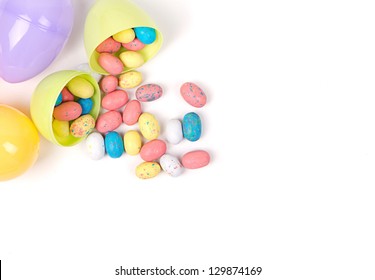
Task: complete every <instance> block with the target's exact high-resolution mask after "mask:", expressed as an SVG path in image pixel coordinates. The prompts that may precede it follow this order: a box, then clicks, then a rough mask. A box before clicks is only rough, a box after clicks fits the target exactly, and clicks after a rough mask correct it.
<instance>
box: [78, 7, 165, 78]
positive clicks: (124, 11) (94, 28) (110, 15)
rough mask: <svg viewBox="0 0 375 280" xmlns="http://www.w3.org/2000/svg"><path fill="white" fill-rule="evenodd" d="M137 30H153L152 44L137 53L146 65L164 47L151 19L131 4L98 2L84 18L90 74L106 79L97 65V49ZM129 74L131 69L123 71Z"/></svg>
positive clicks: (159, 33)
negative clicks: (117, 35)
mask: <svg viewBox="0 0 375 280" xmlns="http://www.w3.org/2000/svg"><path fill="white" fill-rule="evenodd" d="M139 26H145V27H152V28H154V29H155V30H156V40H155V42H153V43H152V44H150V45H147V46H145V47H144V48H143V49H142V50H140V51H138V52H139V53H140V54H142V56H143V58H144V60H145V62H147V61H148V60H150V59H151V58H152V57H154V56H155V55H156V54H157V53H158V51H159V50H160V48H161V46H162V43H163V37H162V34H161V32H160V30H159V29H158V28H157V26H156V25H155V23H154V21H153V20H152V19H151V17H150V16H149V15H148V14H147V13H146V12H145V11H144V10H142V9H141V8H140V7H138V6H137V5H136V4H134V3H133V2H132V1H130V0H97V2H96V3H95V4H94V5H93V7H92V8H91V9H90V11H89V13H88V15H87V18H86V22H85V31H84V33H85V34H84V42H85V48H86V54H87V57H88V59H89V64H90V67H91V68H92V70H94V71H95V72H97V73H100V74H103V75H108V72H106V71H105V70H104V69H103V68H102V67H101V66H100V65H99V63H98V57H99V53H98V52H96V51H95V49H96V47H97V46H98V45H100V44H101V43H102V42H103V41H104V40H105V39H107V38H108V37H110V36H112V35H114V34H116V33H118V32H120V31H123V30H126V29H129V28H134V27H139ZM122 51H124V49H121V50H120V52H122ZM130 70H132V68H127V67H125V68H124V71H123V73H124V72H127V71H130Z"/></svg>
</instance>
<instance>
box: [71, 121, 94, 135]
mask: <svg viewBox="0 0 375 280" xmlns="http://www.w3.org/2000/svg"><path fill="white" fill-rule="evenodd" d="M94 127H95V119H94V118H93V117H92V116H91V115H83V116H80V117H79V118H78V119H76V120H74V121H73V123H72V124H71V125H70V133H71V134H72V135H73V136H74V137H77V138H80V137H85V136H87V135H89V134H90V132H91V131H92V130H93V129H94Z"/></svg>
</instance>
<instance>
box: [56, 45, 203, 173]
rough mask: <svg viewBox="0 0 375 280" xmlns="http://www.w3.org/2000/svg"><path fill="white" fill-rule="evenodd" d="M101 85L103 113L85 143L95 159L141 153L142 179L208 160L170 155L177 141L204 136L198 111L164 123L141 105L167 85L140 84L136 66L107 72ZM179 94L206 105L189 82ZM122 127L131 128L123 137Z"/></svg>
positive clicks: (199, 91) (157, 96)
mask: <svg viewBox="0 0 375 280" xmlns="http://www.w3.org/2000/svg"><path fill="white" fill-rule="evenodd" d="M133 40H134V39H133ZM112 43H113V42H112V41H110V42H109V43H108V44H112ZM103 48H104V46H103ZM99 85H100V89H101V92H102V96H103V97H102V101H101V105H102V113H101V114H100V115H99V117H98V119H97V121H96V124H95V129H91V130H90V132H91V133H90V134H89V135H88V137H87V138H86V141H85V145H86V150H87V152H88V155H89V156H90V157H91V158H92V159H93V160H99V159H102V158H103V157H105V156H106V155H108V156H109V157H110V158H114V159H116V158H120V157H121V156H122V155H123V154H127V155H130V156H137V155H138V156H140V158H141V159H142V160H143V162H142V163H140V164H139V165H138V166H136V167H135V174H136V176H137V177H139V178H141V179H149V178H153V177H155V176H157V175H158V174H159V173H160V172H161V171H165V173H167V174H169V175H170V176H172V177H177V176H179V175H181V174H182V172H183V170H184V169H197V168H202V167H204V166H206V165H208V164H209V162H210V155H209V153H208V152H207V151H203V150H193V151H188V152H186V153H185V154H183V155H182V156H181V157H180V158H179V157H177V156H175V155H172V154H169V153H168V145H177V144H179V143H180V142H182V141H183V140H186V141H190V142H195V141H198V140H199V139H200V138H201V135H202V121H201V118H200V116H199V114H198V113H196V112H188V113H186V114H185V115H184V116H181V120H180V119H171V120H169V121H167V122H166V125H165V126H161V124H160V123H159V120H158V118H157V116H156V115H154V114H151V113H149V112H144V111H143V109H142V107H143V106H142V104H145V103H150V102H153V101H156V100H159V99H161V98H162V96H163V88H162V87H161V86H160V85H158V84H154V83H152V84H142V75H141V73H140V72H138V71H135V70H133V71H130V72H126V73H124V74H119V75H112V74H110V75H107V76H104V77H102V79H101V80H100V81H99ZM130 90H132V91H133V92H131V91H130ZM128 91H129V92H128ZM180 94H181V97H182V99H183V100H185V101H186V102H187V103H188V104H190V105H191V106H193V107H195V108H202V107H203V106H204V105H205V104H206V102H207V97H206V94H205V93H204V92H203V90H202V89H201V88H200V87H199V86H198V85H196V84H194V83H191V82H189V83H184V84H183V85H182V86H181V88H180ZM131 96H134V98H133V99H132V98H131ZM62 104H63V103H62ZM59 106H61V105H59ZM77 115H78V113H77ZM122 125H125V126H126V127H129V126H131V128H130V129H129V130H127V131H126V132H125V133H124V135H123V136H121V135H120V133H119V132H118V129H119V128H120V127H121V126H122ZM134 125H137V126H136V128H134V127H132V126H134ZM161 129H164V135H165V139H161V138H160V132H161Z"/></svg>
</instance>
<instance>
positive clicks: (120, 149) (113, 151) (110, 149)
mask: <svg viewBox="0 0 375 280" xmlns="http://www.w3.org/2000/svg"><path fill="white" fill-rule="evenodd" d="M104 144H105V150H106V151H107V154H108V155H109V156H110V157H111V158H119V157H121V156H122V154H123V153H124V143H123V142H122V138H121V136H120V134H118V133H117V132H116V131H111V132H108V133H107V134H106V136H105V139H104Z"/></svg>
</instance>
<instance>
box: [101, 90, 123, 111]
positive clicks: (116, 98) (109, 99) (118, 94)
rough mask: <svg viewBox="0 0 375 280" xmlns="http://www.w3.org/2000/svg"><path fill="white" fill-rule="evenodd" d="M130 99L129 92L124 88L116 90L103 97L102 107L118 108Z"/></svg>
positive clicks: (108, 108) (107, 108)
mask: <svg viewBox="0 0 375 280" xmlns="http://www.w3.org/2000/svg"><path fill="white" fill-rule="evenodd" d="M128 101H129V96H128V93H127V92H126V91H124V90H115V91H113V92H111V93H108V94H107V95H106V96H104V97H103V99H102V107H103V108H104V109H106V110H117V109H119V108H121V107H122V106H124V105H125V104H126V103H127V102H128Z"/></svg>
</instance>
